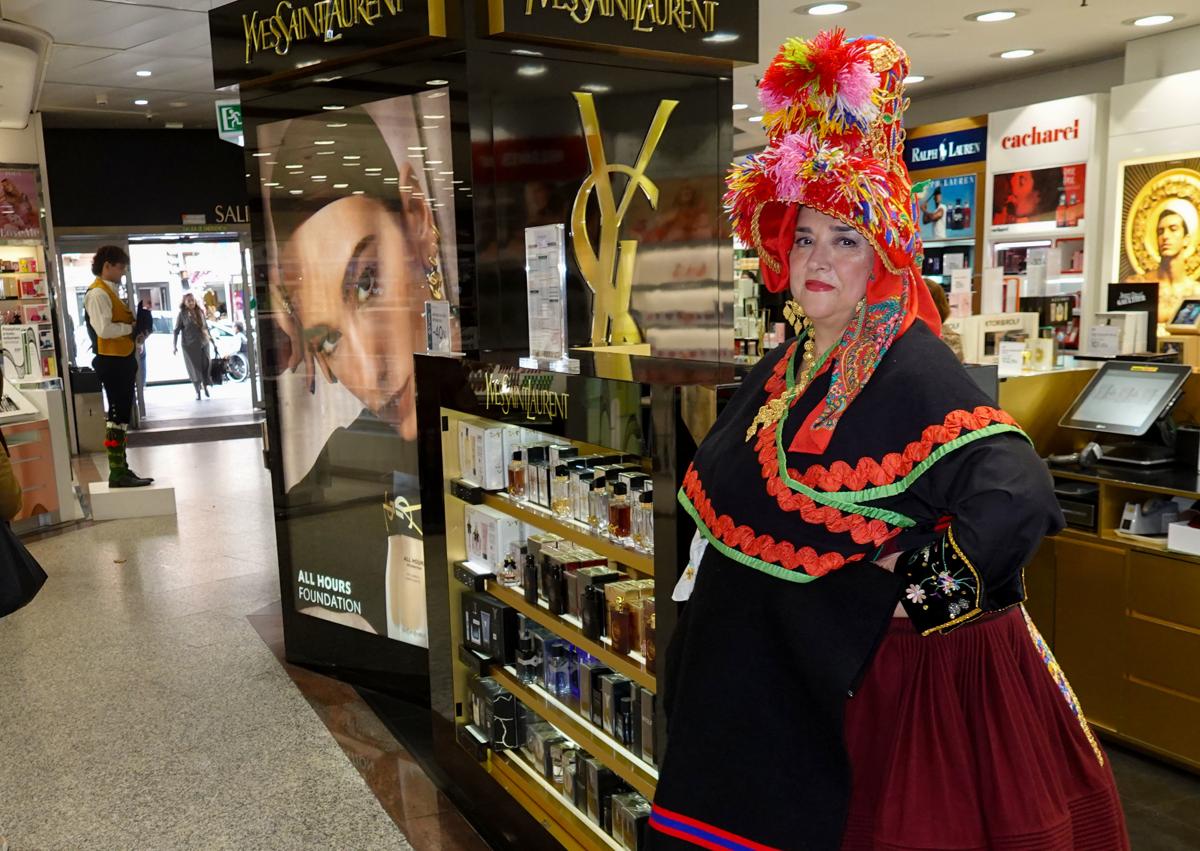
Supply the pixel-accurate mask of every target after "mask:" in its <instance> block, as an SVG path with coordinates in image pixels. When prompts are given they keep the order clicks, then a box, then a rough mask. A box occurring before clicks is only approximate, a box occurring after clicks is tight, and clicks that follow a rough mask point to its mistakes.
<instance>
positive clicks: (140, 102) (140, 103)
mask: <svg viewBox="0 0 1200 851" xmlns="http://www.w3.org/2000/svg"><path fill="white" fill-rule="evenodd" d="M133 105H134V106H149V105H150V101H148V100H146V99H145V98H138V99H137V100H135V101H134V102H133Z"/></svg>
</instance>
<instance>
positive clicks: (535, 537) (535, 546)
mask: <svg viewBox="0 0 1200 851" xmlns="http://www.w3.org/2000/svg"><path fill="white" fill-rule="evenodd" d="M560 541H562V538H561V537H559V536H558V535H555V534H554V533H553V532H535V533H533V534H531V535H530V536H529V537H528V538H527V539H526V542H525V548H526V549H527V550H528V551H529V554H530V555H531V556H533V558H534V561H537V562H541V560H542V547H546V546H550V545H551V544H557V543H559V542H560Z"/></svg>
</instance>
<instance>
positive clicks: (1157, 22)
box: [1124, 15, 1181, 27]
mask: <svg viewBox="0 0 1200 851" xmlns="http://www.w3.org/2000/svg"><path fill="white" fill-rule="evenodd" d="M1177 17H1181V16H1179V15H1145V16H1144V17H1141V18H1132V19H1130V20H1128V21H1125V22H1124V23H1126V24H1129V25H1130V26H1135V27H1161V26H1162V25H1163V24H1169V23H1171V21H1173V20H1175V19H1176V18H1177Z"/></svg>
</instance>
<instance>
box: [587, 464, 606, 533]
mask: <svg viewBox="0 0 1200 851" xmlns="http://www.w3.org/2000/svg"><path fill="white" fill-rule="evenodd" d="M588 525H589V526H590V527H591V528H592V531H593V532H595V533H596V534H597V535H603V536H607V534H608V483H607V481H606V479H605V477H604V476H601V475H599V474H597V475H596V477H595V478H594V479H592V493H591V498H590V505H589V507H588Z"/></svg>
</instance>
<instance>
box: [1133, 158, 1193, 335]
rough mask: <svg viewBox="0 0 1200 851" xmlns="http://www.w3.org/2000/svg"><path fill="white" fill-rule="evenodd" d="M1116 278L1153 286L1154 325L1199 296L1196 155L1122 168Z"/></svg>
mask: <svg viewBox="0 0 1200 851" xmlns="http://www.w3.org/2000/svg"><path fill="white" fill-rule="evenodd" d="M1121 186H1122V193H1121V230H1120V234H1121V263H1120V276H1121V280H1122V281H1124V282H1129V283H1151V284H1153V283H1156V284H1158V321H1159V322H1170V321H1171V319H1172V317H1174V315H1175V312H1176V311H1177V310H1178V309H1179V305H1180V304H1181V303H1182V302H1183V300H1184V299H1185V298H1196V297H1197V296H1198V295H1200V284H1198V283H1197V279H1198V278H1200V253H1198V252H1197V250H1196V247H1197V246H1196V242H1197V232H1198V231H1200V157H1195V156H1191V157H1187V158H1182V159H1180V158H1175V159H1163V160H1156V161H1153V162H1136V163H1124V164H1122V166H1121Z"/></svg>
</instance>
